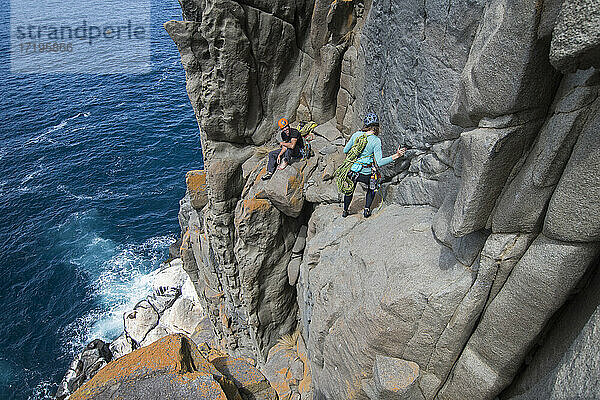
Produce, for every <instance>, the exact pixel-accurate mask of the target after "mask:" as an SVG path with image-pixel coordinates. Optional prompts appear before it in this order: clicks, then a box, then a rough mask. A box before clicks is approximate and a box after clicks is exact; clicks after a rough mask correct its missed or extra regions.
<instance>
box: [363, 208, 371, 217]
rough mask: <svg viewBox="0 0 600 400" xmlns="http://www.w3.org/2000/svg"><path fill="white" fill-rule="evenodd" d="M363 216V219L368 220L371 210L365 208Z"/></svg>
mask: <svg viewBox="0 0 600 400" xmlns="http://www.w3.org/2000/svg"><path fill="white" fill-rule="evenodd" d="M363 215H364V216H365V218H369V217H370V216H371V210H370V209H369V208H365V211H364V212H363Z"/></svg>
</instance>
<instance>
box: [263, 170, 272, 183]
mask: <svg viewBox="0 0 600 400" xmlns="http://www.w3.org/2000/svg"><path fill="white" fill-rule="evenodd" d="M272 176H273V173H272V172H269V171H267V172H265V174H264V175H263V176H262V178H260V179H262V180H263V181H266V180H268V179H271V177H272Z"/></svg>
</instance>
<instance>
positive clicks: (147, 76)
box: [0, 0, 202, 399]
mask: <svg viewBox="0 0 600 400" xmlns="http://www.w3.org/2000/svg"><path fill="white" fill-rule="evenodd" d="M0 9H1V10H0V22H1V23H0V39H1V40H0V42H1V43H0V46H1V47H0V57H1V63H0V98H1V100H0V399H28V398H29V399H45V398H50V397H51V396H52V395H53V394H54V393H55V391H56V389H57V384H58V382H59V381H60V379H61V378H62V376H63V374H64V373H65V372H66V369H67V367H68V365H69V363H70V362H71V360H72V357H73V356H74V355H75V354H76V353H77V352H79V351H81V350H82V348H83V346H84V345H85V344H86V343H87V342H89V341H90V340H92V339H94V338H101V339H105V340H112V339H114V338H115V337H116V336H117V335H119V334H120V332H121V331H122V328H123V320H122V318H123V312H124V311H126V310H128V309H131V308H132V307H133V306H134V305H135V302H137V301H138V300H139V299H141V298H143V297H144V296H145V295H146V294H148V293H149V290H150V288H149V282H148V281H147V276H148V273H149V272H151V271H153V270H154V269H156V268H157V267H159V266H160V263H161V262H162V261H164V260H165V259H166V258H167V255H168V246H169V244H171V243H172V242H174V241H175V239H176V236H177V235H178V234H179V232H178V230H179V228H178V224H177V211H178V200H179V199H180V198H181V197H183V195H184V194H185V173H186V171H188V170H191V169H198V168H202V156H201V150H200V139H199V135H198V127H197V124H196V121H195V118H194V114H193V110H192V107H191V105H190V103H189V100H188V98H187V94H186V92H185V73H184V71H183V68H182V66H181V63H180V59H179V55H178V52H177V49H176V47H175V45H174V44H173V42H172V41H171V40H170V38H169V37H168V35H167V33H166V32H165V31H164V29H163V27H162V24H163V22H165V21H168V20H170V19H178V20H180V19H181V11H180V9H179V5H178V3H177V1H176V0H168V1H161V2H160V3H159V2H153V3H152V7H151V68H150V71H149V72H148V73H144V74H137V75H129V74H116V75H90V74H88V75H85V74H84V75H81V74H80V75H74V74H49V75H46V74H35V73H34V74H15V73H11V70H10V54H9V53H10V48H9V46H8V43H9V35H10V31H9V18H10V9H9V8H8V7H5V6H4V5H3V7H1V8H0ZM66 11H68V10H66Z"/></svg>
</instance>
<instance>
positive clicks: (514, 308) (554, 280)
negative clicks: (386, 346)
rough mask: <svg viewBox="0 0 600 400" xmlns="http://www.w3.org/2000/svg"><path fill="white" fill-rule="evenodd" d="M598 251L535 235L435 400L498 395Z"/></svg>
mask: <svg viewBox="0 0 600 400" xmlns="http://www.w3.org/2000/svg"><path fill="white" fill-rule="evenodd" d="M598 251H599V249H598V246H597V244H593V243H591V244H590V243H582V244H573V243H564V242H559V241H555V240H551V239H548V238H546V237H544V236H543V235H539V236H538V237H537V239H536V240H535V241H534V242H533V243H532V244H531V245H530V246H529V248H528V249H527V251H526V252H525V255H524V256H523V257H522V258H521V259H520V260H519V262H518V263H517V264H516V265H515V267H514V268H513V270H512V272H511V274H510V276H509V277H508V280H507V281H506V283H505V284H504V286H503V287H502V289H501V290H500V292H499V293H498V294H497V295H496V297H495V298H494V300H493V301H492V302H491V303H490V304H489V305H488V307H487V309H486V310H485V312H484V313H483V316H482V318H481V320H480V322H479V324H478V325H477V328H476V329H475V331H474V332H473V334H472V335H471V337H470V338H469V341H468V342H467V345H466V346H465V348H464V350H463V351H462V353H461V355H460V357H459V358H458V361H457V362H456V364H455V365H454V369H453V372H452V373H451V374H450V376H449V378H448V380H447V381H446V383H445V385H444V386H443V387H442V389H441V390H440V392H439V394H438V397H439V399H440V400H445V399H457V398H477V399H483V398H490V399H491V398H494V396H496V395H498V393H500V392H501V391H502V389H504V388H505V387H506V386H507V385H508V384H509V383H510V382H511V381H512V380H513V378H514V376H515V374H516V373H517V371H518V370H519V367H520V366H521V363H522V362H523V360H524V359H525V356H526V355H527V353H528V352H529V350H530V349H531V347H532V346H533V345H534V343H535V340H536V338H537V337H538V335H539V334H540V332H541V331H542V330H543V329H544V327H545V326H546V324H547V323H548V321H549V319H550V318H551V317H552V315H554V313H555V312H556V311H557V310H558V309H559V308H560V307H561V306H562V305H563V304H564V302H565V301H566V300H567V298H568V297H569V296H570V295H571V294H572V292H573V290H574V289H575V288H576V286H577V284H578V283H579V281H580V279H581V278H582V276H583V275H584V274H585V272H586V271H587V269H588V267H589V266H590V264H591V263H592V261H593V260H594V259H595V257H596V256H597V255H598Z"/></svg>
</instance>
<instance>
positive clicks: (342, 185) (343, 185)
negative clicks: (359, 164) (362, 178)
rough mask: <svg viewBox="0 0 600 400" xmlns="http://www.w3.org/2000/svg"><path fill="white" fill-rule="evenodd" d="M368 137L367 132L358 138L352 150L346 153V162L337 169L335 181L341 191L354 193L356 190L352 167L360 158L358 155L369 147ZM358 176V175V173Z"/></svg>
mask: <svg viewBox="0 0 600 400" xmlns="http://www.w3.org/2000/svg"><path fill="white" fill-rule="evenodd" d="M367 143H368V138H367V135H366V133H365V134H363V135H361V136H359V137H358V138H356V140H355V141H354V144H353V145H352V147H351V148H350V151H349V152H348V154H347V155H346V159H345V160H344V163H343V164H342V165H341V166H340V167H339V168H338V169H337V170H336V171H335V174H334V176H335V183H336V185H337V188H338V190H339V191H340V192H342V193H344V194H352V192H353V191H354V185H355V179H356V178H354V179H353V177H351V176H349V175H350V168H352V165H354V163H355V162H356V160H358V157H359V156H360V154H361V153H362V152H363V150H364V149H365V147H367ZM356 177H358V175H356Z"/></svg>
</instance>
